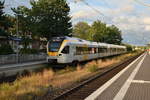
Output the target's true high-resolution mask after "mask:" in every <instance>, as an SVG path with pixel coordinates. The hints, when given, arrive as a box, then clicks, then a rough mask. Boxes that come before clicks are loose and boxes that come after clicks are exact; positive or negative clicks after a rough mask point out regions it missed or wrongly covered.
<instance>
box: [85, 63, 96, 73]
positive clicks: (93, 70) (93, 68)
mask: <svg viewBox="0 0 150 100" xmlns="http://www.w3.org/2000/svg"><path fill="white" fill-rule="evenodd" d="M87 70H88V71H89V72H96V71H97V70H98V66H97V65H95V64H94V65H91V66H88V68H87Z"/></svg>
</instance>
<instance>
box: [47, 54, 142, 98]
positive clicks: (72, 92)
mask: <svg viewBox="0 0 150 100" xmlns="http://www.w3.org/2000/svg"><path fill="white" fill-rule="evenodd" d="M141 54H142V53H141ZM141 54H139V55H137V56H134V57H132V58H130V59H128V60H126V61H124V62H122V63H120V64H118V65H116V66H114V67H112V68H111V69H109V70H107V71H105V72H103V73H100V74H97V75H95V76H94V77H92V78H90V79H88V80H86V81H84V82H82V83H81V84H79V85H77V86H76V87H74V88H71V89H69V90H67V91H65V92H63V93H62V94H61V95H59V96H57V97H56V98H54V99H53V100H84V99H85V98H86V97H87V96H89V95H90V94H91V93H93V92H94V91H95V90H97V89H98V88H99V87H100V86H102V85H103V84H104V83H105V82H107V81H108V80H109V79H111V78H112V77H113V76H114V75H116V74H117V73H118V72H120V71H121V70H122V69H124V68H125V67H126V66H127V65H129V64H130V63H131V62H132V61H133V60H135V59H136V58H137V57H139V56H140V55H141ZM46 99H48V96H47V97H46Z"/></svg>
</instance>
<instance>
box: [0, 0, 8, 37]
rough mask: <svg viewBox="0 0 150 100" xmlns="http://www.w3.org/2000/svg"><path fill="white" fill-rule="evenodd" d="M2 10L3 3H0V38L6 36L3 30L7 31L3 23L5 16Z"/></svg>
mask: <svg viewBox="0 0 150 100" xmlns="http://www.w3.org/2000/svg"><path fill="white" fill-rule="evenodd" d="M3 9H4V1H3V2H2V1H0V36H7V35H8V34H7V33H6V31H5V29H7V26H6V24H5V23H6V22H5V15H4V12H3Z"/></svg>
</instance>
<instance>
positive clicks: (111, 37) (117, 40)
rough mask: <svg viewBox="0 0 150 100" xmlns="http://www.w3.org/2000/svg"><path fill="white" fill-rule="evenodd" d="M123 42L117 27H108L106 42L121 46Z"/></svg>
mask: <svg viewBox="0 0 150 100" xmlns="http://www.w3.org/2000/svg"><path fill="white" fill-rule="evenodd" d="M121 41H122V35H121V31H120V30H119V29H118V28H117V27H116V26H115V25H112V26H109V27H107V36H106V40H105V42H106V43H111V44H118V45H120V44H121Z"/></svg>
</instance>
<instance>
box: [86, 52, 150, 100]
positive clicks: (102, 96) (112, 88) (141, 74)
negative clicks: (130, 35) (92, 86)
mask: <svg viewBox="0 0 150 100" xmlns="http://www.w3.org/2000/svg"><path fill="white" fill-rule="evenodd" d="M85 100H150V54H149V53H147V52H145V53H144V54H143V55H141V56H140V57H138V58H137V59H136V60H134V61H133V62H132V63H131V64H129V65H128V66H127V67H125V68H124V69H123V70H122V71H120V72H119V73H118V74H117V75H115V76H114V77H113V78H112V79H110V80H109V81H108V82H106V83H105V84H104V85H102V86H101V87H100V88H99V89H97V90H96V91H95V92H93V93H92V94H91V95H89V96H88V97H87V98H86V99H85Z"/></svg>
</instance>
